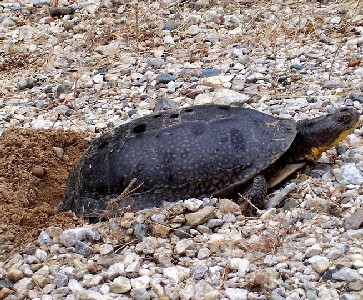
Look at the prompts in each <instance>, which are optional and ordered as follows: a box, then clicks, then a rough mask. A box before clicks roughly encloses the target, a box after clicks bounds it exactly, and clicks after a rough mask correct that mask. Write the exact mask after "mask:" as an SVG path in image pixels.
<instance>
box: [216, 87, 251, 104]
mask: <svg viewBox="0 0 363 300" xmlns="http://www.w3.org/2000/svg"><path fill="white" fill-rule="evenodd" d="M211 94H212V102H213V103H214V104H221V105H242V104H243V103H246V102H247V101H249V100H250V96H248V95H246V94H241V93H238V92H235V91H232V90H229V89H225V88H218V89H216V90H215V91H214V92H212V93H211Z"/></svg>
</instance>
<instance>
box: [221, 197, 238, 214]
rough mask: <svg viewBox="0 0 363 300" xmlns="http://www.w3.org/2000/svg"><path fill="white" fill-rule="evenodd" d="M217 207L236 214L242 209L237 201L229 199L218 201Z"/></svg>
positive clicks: (225, 212)
mask: <svg viewBox="0 0 363 300" xmlns="http://www.w3.org/2000/svg"><path fill="white" fill-rule="evenodd" d="M217 207H218V209H219V210H220V211H221V212H222V213H224V214H227V213H232V214H235V213H236V212H239V211H240V210H241V209H240V206H239V205H238V204H237V203H235V202H233V201H231V200H229V199H221V200H219V202H218V203H217Z"/></svg>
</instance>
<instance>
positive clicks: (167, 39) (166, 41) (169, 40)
mask: <svg viewBox="0 0 363 300" xmlns="http://www.w3.org/2000/svg"><path fill="white" fill-rule="evenodd" d="M164 44H166V45H174V44H175V41H174V38H173V37H172V36H171V35H170V34H167V35H166V36H164Z"/></svg>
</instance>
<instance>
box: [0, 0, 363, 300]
mask: <svg viewBox="0 0 363 300" xmlns="http://www.w3.org/2000/svg"><path fill="white" fill-rule="evenodd" d="M51 2H52V1H49V0H28V1H25V0H19V1H7V0H5V1H2V2H1V3H0V40H1V45H0V54H1V55H0V131H1V132H3V131H4V130H7V129H8V128H11V127H14V126H15V127H21V128H33V129H40V128H41V129H46V128H52V129H58V128H59V129H72V130H75V131H79V132H83V133H85V134H86V135H87V136H89V137H94V136H95V135H99V134H100V133H102V132H105V131H106V130H108V128H112V127H113V126H117V125H119V124H121V123H124V122H125V121H127V120H129V119H130V118H137V117H139V116H142V115H146V114H149V113H151V112H153V111H157V110H162V109H168V108H172V107H180V106H188V105H193V104H203V103H218V104H232V105H243V106H245V107H253V108H256V109H258V110H260V111H263V112H266V113H270V114H273V115H276V116H282V117H294V118H295V119H296V120H298V119H302V118H306V117H312V116H319V115H323V114H324V113H329V112H333V111H334V110H335V109H336V108H338V107H341V106H354V107H355V108H357V109H358V110H359V111H362V108H363V93H362V89H363V85H362V77H363V68H362V67H361V66H360V64H361V58H362V44H363V15H362V14H360V12H361V11H362V8H363V4H362V3H361V2H360V1H305V0H301V1H282V0H276V1H216V0H198V1H178V0H177V1H173V0H171V1H170V0H164V1H150V2H146V1H139V2H128V1H116V0H114V1H112V0H105V1H99V0H88V1H82V0H81V1H70V0H69V1H68V0H59V1H57V2H58V8H53V7H52V3H51ZM126 2H127V3H126ZM125 3H126V4H125ZM49 8H51V9H50V10H49ZM362 134H363V132H362V129H360V128H358V129H356V130H355V131H354V133H353V134H352V135H350V136H349V137H348V138H347V139H346V140H345V141H344V142H342V143H340V144H339V145H338V146H337V147H336V149H332V150H329V151H328V152H327V153H325V154H324V155H323V156H322V158H321V159H320V164H318V165H317V166H316V167H315V168H313V169H312V170H310V171H309V170H306V172H305V173H306V174H300V175H299V176H297V177H296V178H295V179H292V180H290V181H289V182H288V183H287V184H286V186H285V187H283V188H281V189H280V190H278V191H276V192H275V193H274V194H273V195H271V197H272V199H273V200H276V199H280V200H281V199H284V201H283V203H282V204H281V207H279V208H271V209H269V210H265V211H261V212H260V216H259V217H256V218H246V217H245V216H243V215H241V214H240V213H239V208H238V206H236V204H234V203H233V202H231V201H229V200H227V199H222V200H219V201H218V200H217V199H190V200H185V201H184V202H181V203H177V204H174V205H172V206H170V207H166V208H161V209H155V210H149V211H146V212H138V213H125V214H123V215H122V216H121V217H115V218H110V220H109V221H108V222H103V223H97V224H94V225H89V224H86V223H85V224H84V226H82V227H78V228H74V229H66V230H64V229H62V228H61V227H58V226H52V227H49V228H43V230H42V231H41V233H40V234H39V237H38V239H37V240H35V241H33V243H30V244H29V245H28V246H24V247H23V249H22V250H21V251H18V253H13V254H12V255H11V256H10V257H7V258H6V259H4V260H3V261H0V299H6V300H10V299H42V300H45V299H67V300H72V299H164V300H165V299H230V300H234V299H236V300H237V299H274V300H280V299H281V300H282V299H290V300H297V299H311V300H312V299H324V300H327V299H342V300H353V299H355V300H358V299H363V247H362V239H363V228H362V224H363V207H362V200H363V196H362V195H361V194H362V191H363V190H362V187H361V186H362V183H363V173H362V172H363V154H362V153H363V143H362ZM2 234H3V233H2Z"/></svg>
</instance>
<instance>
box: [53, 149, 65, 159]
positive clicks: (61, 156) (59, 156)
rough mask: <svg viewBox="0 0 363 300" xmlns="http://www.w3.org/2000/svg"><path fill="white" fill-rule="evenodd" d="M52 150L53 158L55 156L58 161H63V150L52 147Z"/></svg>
mask: <svg viewBox="0 0 363 300" xmlns="http://www.w3.org/2000/svg"><path fill="white" fill-rule="evenodd" d="M52 149H53V152H54V154H55V156H57V157H58V158H59V159H63V156H64V150H63V148H60V147H53V148H52Z"/></svg>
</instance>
